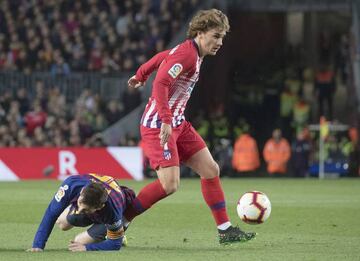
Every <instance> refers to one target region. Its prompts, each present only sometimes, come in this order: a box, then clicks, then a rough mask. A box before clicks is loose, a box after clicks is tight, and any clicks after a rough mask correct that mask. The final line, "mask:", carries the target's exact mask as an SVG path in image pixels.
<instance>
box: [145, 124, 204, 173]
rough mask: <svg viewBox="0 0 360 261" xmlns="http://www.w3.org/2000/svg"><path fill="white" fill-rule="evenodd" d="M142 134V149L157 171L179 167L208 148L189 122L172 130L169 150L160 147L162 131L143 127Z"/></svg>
mask: <svg viewBox="0 0 360 261" xmlns="http://www.w3.org/2000/svg"><path fill="white" fill-rule="evenodd" d="M140 132H141V138H142V148H143V150H144V153H145V155H146V156H147V157H148V158H149V161H150V166H151V167H152V168H153V169H155V170H156V169H158V168H159V167H162V168H164V167H171V166H179V165H180V162H185V161H186V160H188V159H189V158H191V156H193V155H194V154H195V153H196V152H198V151H200V150H202V149H203V148H205V147H206V144H205V142H204V140H203V139H202V138H201V136H200V135H199V134H198V133H197V132H196V130H195V129H194V128H193V126H191V123H189V122H188V121H184V122H183V123H181V125H180V126H178V127H176V128H173V129H172V133H171V135H170V137H169V140H168V142H167V146H168V150H165V147H161V146H160V138H159V134H160V129H158V128H148V127H144V126H141V128H140Z"/></svg>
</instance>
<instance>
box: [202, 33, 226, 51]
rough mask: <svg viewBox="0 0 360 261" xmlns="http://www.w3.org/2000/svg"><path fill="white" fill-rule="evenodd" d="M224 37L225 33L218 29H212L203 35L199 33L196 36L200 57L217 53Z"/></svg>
mask: <svg viewBox="0 0 360 261" xmlns="http://www.w3.org/2000/svg"><path fill="white" fill-rule="evenodd" d="M225 35H226V31H225V30H222V29H219V28H214V29H211V30H209V31H207V32H205V33H200V34H199V35H198V36H199V42H200V52H201V54H202V56H206V55H216V53H217V51H219V49H220V47H221V46H222V44H223V39H224V37H225Z"/></svg>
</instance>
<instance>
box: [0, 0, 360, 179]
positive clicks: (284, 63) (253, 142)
mask: <svg viewBox="0 0 360 261" xmlns="http://www.w3.org/2000/svg"><path fill="white" fill-rule="evenodd" d="M213 7H214V8H218V9H221V10H223V11H224V12H225V13H226V14H227V15H228V17H229V20H230V26H231V31H230V33H229V34H228V35H227V36H226V38H225V40H224V45H223V47H222V49H221V50H220V51H219V52H218V54H217V56H215V57H207V58H206V59H205V61H204V63H203V65H202V68H201V74H200V80H199V82H198V84H197V86H196V88H195V90H194V92H193V95H192V98H191V99H190V104H189V105H188V106H187V112H186V113H187V119H188V120H190V121H191V122H192V123H193V125H194V127H195V128H196V129H197V130H198V132H199V133H200V134H201V136H202V137H203V138H204V140H205V141H206V142H207V143H208V146H209V148H210V150H211V152H212V154H213V156H214V158H215V159H216V161H217V162H218V163H219V165H220V167H221V170H222V175H223V176H230V177H249V176H251V177H256V176H261V177H265V176H274V177H275V176H276V177H283V176H284V177H309V176H317V175H318V173H319V171H320V172H322V173H325V174H328V175H329V176H332V177H340V176H341V177H342V176H352V177H355V176H357V177H359V176H360V169H359V162H360V152H359V150H360V148H359V146H360V145H359V140H358V132H359V124H360V104H359V100H360V66H359V65H360V2H359V1H355V0H228V1H226V0H218V1H216V0H208V1H206V0H123V1H115V0H87V1H85V0H73V1H70V0H47V1H43V0H2V1H0V180H19V179H43V178H52V179H63V178H64V177H66V176H67V175H71V174H78V173H85V172H99V173H103V174H109V175H113V176H115V177H117V178H129V179H137V180H140V179H143V178H144V177H153V176H154V172H153V171H152V170H151V169H150V168H149V166H148V163H147V159H146V157H145V156H144V155H142V152H141V141H140V137H139V121H140V117H141V114H142V112H143V109H144V106H145V104H146V102H147V99H148V97H149V95H150V93H151V80H152V78H150V79H149V81H148V82H147V84H146V86H145V87H144V88H143V89H141V90H131V89H128V88H127V84H126V83H127V80H128V78H129V77H131V76H132V75H133V74H134V73H135V71H136V69H137V68H138V67H139V66H140V65H141V64H142V63H144V62H145V61H146V60H147V59H149V58H150V57H152V56H153V55H154V54H156V53H157V52H160V51H162V50H164V49H169V48H171V47H173V46H175V45H176V44H178V43H179V42H181V41H183V40H184V39H185V32H186V29H187V26H188V23H189V19H190V18H191V17H192V16H193V15H194V13H195V12H196V11H198V10H200V9H208V8H213ZM319 151H320V152H321V153H319ZM182 175H183V176H184V177H192V176H196V174H195V173H192V172H191V171H190V170H189V169H186V168H184V169H182Z"/></svg>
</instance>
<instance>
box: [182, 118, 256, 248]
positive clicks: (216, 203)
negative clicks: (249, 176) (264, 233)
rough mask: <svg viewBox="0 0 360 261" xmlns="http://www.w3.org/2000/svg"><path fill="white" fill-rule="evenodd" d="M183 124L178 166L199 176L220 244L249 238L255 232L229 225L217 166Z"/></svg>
mask: <svg viewBox="0 0 360 261" xmlns="http://www.w3.org/2000/svg"><path fill="white" fill-rule="evenodd" d="M186 123H187V125H186V128H184V131H183V133H182V134H181V135H180V136H179V138H178V151H179V156H180V159H181V162H182V163H184V164H185V165H186V166H188V167H190V168H191V169H192V170H194V171H195V172H196V173H197V174H198V175H199V176H200V177H201V191H202V194H203V197H204V199H205V202H206V203H207V205H208V206H209V208H210V210H211V212H212V215H213V217H214V219H215V222H216V225H217V228H218V231H219V240H220V243H231V242H239V241H247V240H250V239H252V238H253V237H255V233H245V232H243V231H241V230H240V229H238V228H236V227H233V226H232V225H231V223H230V220H229V217H228V214H227V210H226V204H225V195H224V192H223V189H222V186H221V182H220V177H219V176H220V169H219V165H218V164H217V163H216V162H215V160H214V159H213V157H212V155H211V153H210V151H209V149H208V148H207V146H206V144H205V142H204V140H203V139H202V138H201V136H200V135H199V134H198V133H197V132H196V130H195V129H194V128H193V127H192V126H191V124H190V123H188V122H186Z"/></svg>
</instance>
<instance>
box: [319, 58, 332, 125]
mask: <svg viewBox="0 0 360 261" xmlns="http://www.w3.org/2000/svg"><path fill="white" fill-rule="evenodd" d="M335 90H336V85H335V73H334V71H333V70H332V69H331V68H330V66H329V65H327V64H322V65H321V66H320V69H319V71H318V72H317V73H316V76H315V91H316V95H317V97H318V101H319V117H321V116H326V118H327V119H329V120H330V121H331V120H332V119H333V97H334V93H335ZM325 103H326V105H327V110H328V113H326V114H325Z"/></svg>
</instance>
